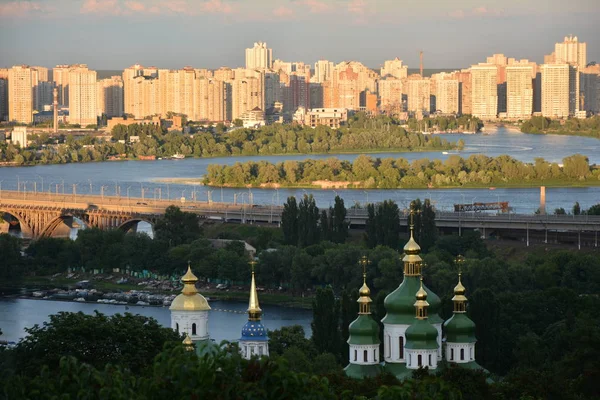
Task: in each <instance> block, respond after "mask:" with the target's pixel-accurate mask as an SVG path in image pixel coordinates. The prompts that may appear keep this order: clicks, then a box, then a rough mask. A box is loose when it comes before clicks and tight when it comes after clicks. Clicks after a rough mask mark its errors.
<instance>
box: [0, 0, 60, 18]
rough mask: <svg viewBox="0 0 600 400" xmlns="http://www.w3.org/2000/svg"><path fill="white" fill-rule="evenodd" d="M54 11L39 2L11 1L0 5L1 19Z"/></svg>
mask: <svg viewBox="0 0 600 400" xmlns="http://www.w3.org/2000/svg"><path fill="white" fill-rule="evenodd" d="M51 11H53V8H51V7H49V6H46V5H43V4H41V3H40V2H38V1H9V2H6V3H4V2H3V3H0V17H25V16H28V15H31V14H42V13H48V12H51Z"/></svg>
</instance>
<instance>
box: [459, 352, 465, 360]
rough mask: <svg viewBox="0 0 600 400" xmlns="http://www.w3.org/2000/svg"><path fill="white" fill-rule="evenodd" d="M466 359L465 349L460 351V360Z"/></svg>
mask: <svg viewBox="0 0 600 400" xmlns="http://www.w3.org/2000/svg"><path fill="white" fill-rule="evenodd" d="M464 359H465V349H460V360H461V361H462V360H464Z"/></svg>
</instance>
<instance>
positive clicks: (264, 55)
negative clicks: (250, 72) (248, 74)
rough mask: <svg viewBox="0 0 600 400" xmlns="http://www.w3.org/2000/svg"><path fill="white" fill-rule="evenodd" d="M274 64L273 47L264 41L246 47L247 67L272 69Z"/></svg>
mask: <svg viewBox="0 0 600 400" xmlns="http://www.w3.org/2000/svg"><path fill="white" fill-rule="evenodd" d="M272 66H273V49H269V48H268V47H267V44H266V43H264V42H256V43H254V47H252V48H251V49H246V68H247V69H271V67H272Z"/></svg>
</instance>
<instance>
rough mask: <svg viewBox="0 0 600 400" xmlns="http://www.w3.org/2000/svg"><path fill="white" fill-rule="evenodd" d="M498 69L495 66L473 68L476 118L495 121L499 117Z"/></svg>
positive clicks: (472, 94)
mask: <svg viewBox="0 0 600 400" xmlns="http://www.w3.org/2000/svg"><path fill="white" fill-rule="evenodd" d="M497 73H498V68H497V67H496V65H493V64H478V65H473V66H472V67H471V108H472V114H473V116H474V117H478V118H481V119H495V118H496V117H497V116H498V83H497V79H498V78H497Z"/></svg>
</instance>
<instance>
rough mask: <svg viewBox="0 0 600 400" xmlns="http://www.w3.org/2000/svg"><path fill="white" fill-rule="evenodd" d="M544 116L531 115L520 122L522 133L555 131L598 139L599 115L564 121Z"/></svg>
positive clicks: (599, 130) (599, 133) (599, 135)
mask: <svg viewBox="0 0 600 400" xmlns="http://www.w3.org/2000/svg"><path fill="white" fill-rule="evenodd" d="M561 122H562V121H559V120H556V119H550V118H546V117H531V119H530V120H528V121H525V122H523V124H521V132H524V133H555V134H559V135H580V136H591V137H595V138H598V139H600V116H598V115H594V116H593V117H590V118H586V119H579V118H569V119H568V120H566V121H564V124H562V123H561Z"/></svg>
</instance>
